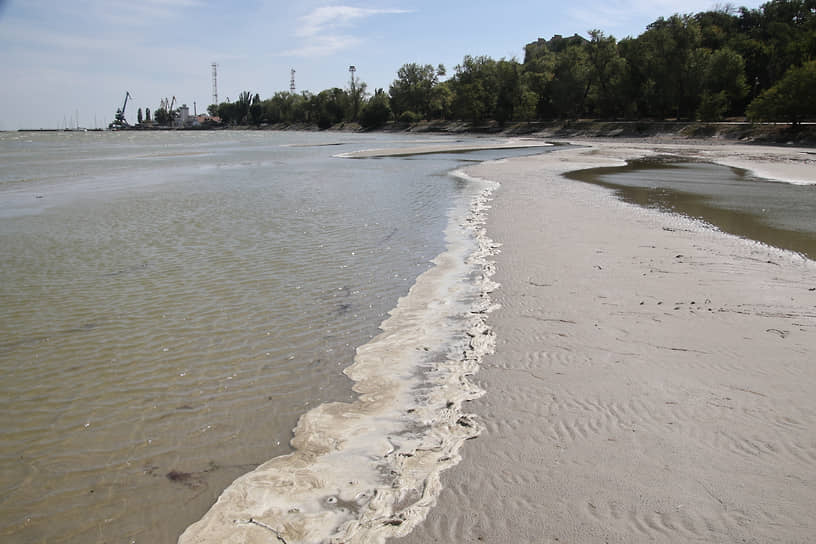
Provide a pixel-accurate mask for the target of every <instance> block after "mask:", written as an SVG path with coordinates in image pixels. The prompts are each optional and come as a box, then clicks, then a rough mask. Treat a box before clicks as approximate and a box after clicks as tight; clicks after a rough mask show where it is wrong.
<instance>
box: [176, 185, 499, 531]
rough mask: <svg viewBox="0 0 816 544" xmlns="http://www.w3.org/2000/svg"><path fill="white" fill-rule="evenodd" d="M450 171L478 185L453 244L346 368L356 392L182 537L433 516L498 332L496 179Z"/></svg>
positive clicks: (307, 426) (396, 523) (353, 527)
mask: <svg viewBox="0 0 816 544" xmlns="http://www.w3.org/2000/svg"><path fill="white" fill-rule="evenodd" d="M450 175H452V176H454V177H460V178H463V179H465V180H467V181H468V185H469V189H468V192H467V195H466V197H465V198H463V199H462V202H461V204H460V205H459V206H455V207H454V208H453V209H452V210H451V211H450V212H449V216H448V225H447V227H446V230H445V239H446V249H445V250H444V251H443V252H442V253H441V254H439V255H438V256H437V257H436V258H435V259H434V260H433V263H434V266H433V267H431V268H430V269H429V270H427V271H426V272H424V273H422V274H421V275H420V276H419V277H418V278H417V280H416V282H415V283H414V285H413V286H412V287H411V288H410V290H409V292H408V294H407V295H406V296H404V297H402V298H400V299H399V301H398V303H397V305H396V307H395V308H394V309H392V310H391V311H390V312H389V317H387V318H386V319H385V321H383V323H382V324H381V325H380V330H381V332H380V334H378V335H377V336H376V337H374V338H373V339H372V340H371V341H369V342H368V343H366V344H364V345H362V346H360V347H358V348H357V350H356V355H355V357H354V362H353V364H351V366H349V367H347V368H346V369H345V370H344V373H345V374H346V375H347V376H348V377H349V378H350V379H351V380H352V382H353V383H354V385H353V390H354V391H355V392H356V393H357V396H356V398H355V400H353V401H350V402H332V403H324V404H321V405H319V406H317V407H315V408H313V409H312V410H310V411H309V412H307V413H305V414H304V415H302V416H301V417H300V419H299V421H298V424H297V426H296V428H295V429H294V437H293V438H292V440H291V445H292V447H293V451H292V452H291V453H289V454H287V455H282V456H279V457H275V458H273V459H271V460H269V461H267V462H265V463H263V464H262V465H261V466H259V467H258V468H256V469H255V470H253V471H251V472H249V473H247V474H245V475H243V476H241V477H239V478H238V479H236V480H235V481H234V482H233V483H232V484H230V485H229V486H228V487H227V489H225V490H224V491H223V492H222V493H221V495H220V496H219V498H218V500H217V502H216V503H215V504H214V505H213V506H212V507H211V508H210V510H209V511H208V512H207V513H206V514H205V515H204V516H203V517H202V518H201V519H200V520H199V521H197V522H195V523H193V524H192V525H190V526H189V527H188V528H187V529H186V530H185V531H184V533H183V534H182V535H181V536H180V537H179V540H178V542H179V543H185V542H196V543H204V542H213V543H219V544H221V543H228V542H236V543H237V542H241V543H248V542H268V541H269V540H270V539H277V540H278V541H282V542H289V543H294V542H337V543H340V542H346V543H351V542H361V543H362V542H365V543H369V542H371V543H375V542H384V541H385V539H386V538H389V537H393V536H399V535H405V534H407V533H408V532H410V531H411V529H412V528H413V527H414V526H416V524H417V523H419V522H420V521H421V520H422V519H424V517H425V515H426V514H427V511H428V509H429V508H431V507H432V506H433V504H434V503H435V501H436V497H437V495H438V493H439V491H440V484H439V475H440V473H441V472H442V471H443V470H445V469H447V468H449V467H451V466H454V465H455V464H456V463H458V462H459V460H460V459H461V456H460V454H459V450H460V447H461V445H462V444H463V443H464V442H465V441H466V440H468V439H470V438H473V437H474V436H476V435H477V434H478V433H479V431H480V429H481V426H480V425H479V424H478V422H476V421H474V420H472V418H471V416H470V415H469V414H468V413H465V412H464V411H463V409H462V408H463V403H464V402H467V401H470V400H473V399H475V398H478V397H479V396H481V395H482V394H483V391H482V390H481V389H479V388H478V387H475V386H474V385H473V384H472V382H471V380H470V379H469V376H471V375H472V374H474V373H475V372H476V371H477V370H478V364H479V361H480V360H481V358H482V357H483V356H484V355H485V354H486V353H489V352H490V351H491V350H492V348H493V338H494V337H493V335H492V332H491V330H490V328H489V327H488V326H487V324H486V318H487V314H488V313H489V312H490V311H491V309H492V308H491V306H490V299H489V296H488V293H489V292H490V291H491V290H492V289H493V288H494V287H495V285H494V284H493V282H492V281H491V280H490V276H491V275H492V261H491V255H492V254H493V246H492V243H491V241H490V240H489V239H488V238H486V236H485V233H484V228H483V223H484V221H485V220H486V209H487V204H486V203H487V201H488V200H489V198H490V194H491V193H492V191H493V190H494V189H495V184H493V183H490V182H486V181H482V180H476V179H470V178H469V177H468V176H466V175H465V174H462V173H460V172H459V171H453V172H451V173H450Z"/></svg>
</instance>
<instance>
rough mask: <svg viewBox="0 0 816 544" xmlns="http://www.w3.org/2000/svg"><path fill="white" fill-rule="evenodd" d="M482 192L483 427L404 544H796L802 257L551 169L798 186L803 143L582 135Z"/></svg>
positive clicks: (815, 413) (806, 414)
mask: <svg viewBox="0 0 816 544" xmlns="http://www.w3.org/2000/svg"><path fill="white" fill-rule="evenodd" d="M573 143H576V144H579V145H580V146H582V147H577V148H571V149H566V150H560V151H556V152H551V153H546V154H542V155H537V156H529V157H521V158H514V159H509V160H505V161H494V162H489V163H483V164H481V165H478V166H475V167H471V168H469V169H468V170H467V172H468V174H469V175H471V176H475V177H480V178H485V179H489V180H492V181H497V182H499V183H500V184H501V186H500V188H499V189H498V190H497V191H496V192H495V193H494V195H493V201H492V203H491V205H492V209H491V210H490V212H489V217H488V221H487V233H488V235H489V236H490V237H491V238H492V239H493V240H494V241H495V242H497V243H500V244H501V248H500V254H499V255H497V256H496V257H495V261H496V262H495V268H496V273H495V276H494V280H495V281H496V282H498V283H499V284H500V287H499V288H498V289H497V290H496V291H495V292H493V293H492V295H491V296H492V298H493V300H494V302H496V303H497V304H499V305H500V308H499V309H497V310H495V311H494V312H493V313H492V314H491V315H490V317H489V319H488V323H489V324H490V325H491V326H492V327H493V330H494V333H495V337H496V347H495V353H494V354H492V355H488V356H486V357H485V359H484V361H483V363H482V365H481V369H480V371H479V373H478V374H477V375H476V376H475V377H474V381H475V382H477V383H478V385H479V386H480V387H481V388H483V389H484V390H485V391H486V394H485V395H484V396H483V397H481V398H479V399H477V400H473V401H472V402H469V403H467V405H466V406H465V409H466V410H469V411H472V412H474V413H475V414H476V415H477V417H478V418H479V420H480V421H481V422H482V424H483V425H484V430H483V432H482V433H481V435H480V436H478V437H477V438H475V439H473V440H469V441H467V442H466V443H465V445H464V447H463V450H462V456H463V460H462V462H461V463H460V464H459V465H457V466H455V467H453V468H451V469H449V470H447V471H445V472H444V473H443V475H442V484H443V489H442V491H441V494H440V496H439V499H438V502H437V505H436V507H435V508H433V509H432V510H431V511H430V513H429V514H428V516H427V518H426V519H425V520H424V522H422V523H421V524H420V525H419V526H418V527H417V528H416V529H415V530H414V531H413V532H412V533H411V534H410V535H408V536H407V537H405V538H402V539H399V540H396V541H395V542H400V543H401V544H414V543H423V544H425V543H430V542H446V543H465V542H495V543H499V542H501V543H509V542H512V543H526V542H536V543H538V542H552V543H555V542H558V543H565V542H574V543H578V542H580V543H595V542H598V543H601V542H620V543H624V542H625V543H632V542H812V540H813V537H814V535H816V515H814V513H815V512H816V510H814V505H816V364H815V363H814V361H816V263H814V261H811V260H808V259H806V258H804V257H802V256H800V255H797V254H794V253H791V252H786V251H782V250H779V249H776V248H773V247H769V246H766V245H763V244H760V243H756V242H752V241H749V240H744V239H740V238H737V237H735V236H731V235H728V234H724V233H722V232H719V231H717V230H715V229H713V228H711V227H708V226H706V225H703V224H701V223H699V222H697V221H694V220H692V219H688V218H684V217H681V216H678V215H672V214H666V213H662V212H659V211H657V210H650V209H644V208H639V207H637V206H634V205H630V204H627V203H624V202H621V201H619V200H617V199H615V198H614V197H613V196H612V194H611V192H610V191H608V190H607V189H604V188H602V187H598V186H594V185H590V184H584V183H581V182H578V181H571V180H568V179H566V178H564V177H563V175H562V174H563V173H565V172H567V171H572V170H576V169H582V168H590V167H596V166H597V167H600V166H615V165H623V164H624V162H625V161H626V160H628V159H635V158H640V157H646V156H653V155H677V156H682V157H688V158H693V159H700V160H708V161H712V162H718V163H721V164H726V165H730V166H738V167H740V168H745V169H748V170H751V171H753V172H754V173H755V174H756V175H759V176H764V177H769V178H772V179H778V180H783V181H789V182H795V183H814V182H816V174H814V172H816V168H814V161H813V158H814V155H813V154H812V150H805V149H795V148H774V147H759V146H744V145H736V144H728V145H717V144H710V143H707V144H702V145H698V144H694V143H692V144H686V143H677V144H675V143H668V144H655V143H647V142H640V143H638V142H610V141H595V140H593V141H582V142H573Z"/></svg>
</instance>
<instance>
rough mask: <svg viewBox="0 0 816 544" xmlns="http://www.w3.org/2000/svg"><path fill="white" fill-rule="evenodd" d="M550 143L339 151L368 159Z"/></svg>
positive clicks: (520, 141)
mask: <svg viewBox="0 0 816 544" xmlns="http://www.w3.org/2000/svg"><path fill="white" fill-rule="evenodd" d="M551 146H552V144H551V143H548V142H545V141H543V140H539V139H529V138H517V139H510V140H507V142H505V143H497V142H495V141H494V142H489V143H485V144H483V145H479V144H463V145H451V144H450V143H441V142H440V143H432V144H430V145H417V146H411V147H395V148H390V149H365V150H361V151H353V152H351V153H341V154H340V155H338V156H340V157H345V158H349V159H370V158H374V157H402V156H408V155H430V154H433V153H465V152H470V151H485V150H488V149H526V148H528V147H551Z"/></svg>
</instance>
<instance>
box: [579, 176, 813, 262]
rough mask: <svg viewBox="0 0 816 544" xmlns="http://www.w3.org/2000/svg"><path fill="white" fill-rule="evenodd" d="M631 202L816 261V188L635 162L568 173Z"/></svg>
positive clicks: (751, 177) (752, 177)
mask: <svg viewBox="0 0 816 544" xmlns="http://www.w3.org/2000/svg"><path fill="white" fill-rule="evenodd" d="M567 177H570V178H572V179H576V180H580V181H586V182H590V183H595V184H598V185H601V186H603V187H607V188H609V189H613V190H614V191H615V193H616V194H617V195H618V196H619V197H621V198H622V199H623V200H625V201H627V202H631V203H634V204H638V205H641V206H647V207H656V208H659V209H662V210H665V211H670V212H676V213H681V214H683V215H686V216H689V217H693V218H697V219H701V220H703V221H705V222H707V223H709V224H711V225H713V226H715V227H717V228H719V229H721V230H723V231H724V232H728V233H731V234H735V235H737V236H741V237H745V238H749V239H752V240H757V241H760V242H764V243H766V244H769V245H772V246H775V247H779V248H782V249H788V250H791V251H795V252H797V253H801V254H802V255H805V256H807V257H809V258H811V259H814V258H816V185H794V184H789V183H782V182H776V181H770V180H767V179H762V178H758V177H755V176H751V175H749V174H748V173H747V172H745V171H744V170H740V169H738V168H731V167H727V166H721V165H717V164H709V163H701V162H660V161H656V160H638V161H631V162H630V163H629V164H628V165H627V166H623V167H610V168H593V169H589V170H581V171H578V172H572V173H570V174H567Z"/></svg>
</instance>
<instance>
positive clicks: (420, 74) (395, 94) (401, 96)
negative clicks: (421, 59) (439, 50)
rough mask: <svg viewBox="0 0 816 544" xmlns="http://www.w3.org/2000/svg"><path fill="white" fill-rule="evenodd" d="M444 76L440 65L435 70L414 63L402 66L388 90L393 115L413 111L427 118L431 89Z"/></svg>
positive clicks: (426, 65) (427, 65)
mask: <svg viewBox="0 0 816 544" xmlns="http://www.w3.org/2000/svg"><path fill="white" fill-rule="evenodd" d="M444 74H445V67H444V66H443V65H441V64H440V65H439V66H438V67H437V68H434V67H433V66H431V65H430V64H425V65H420V64H417V63H415V62H412V63H410V64H404V65H402V67H401V68H400V69H399V70H398V71H397V79H395V80H394V82H393V83H392V84H391V86H390V87H389V89H388V93H389V94H390V95H391V108H392V109H393V110H394V113H395V114H397V116H399V115H400V114H402V112H404V111H413V112H415V113H417V114H419V115H421V116H422V117H423V118H427V117H428V114H429V111H430V104H431V98H432V93H433V89H434V87H435V86H436V85H437V83H439V77H440V76H441V75H444Z"/></svg>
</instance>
